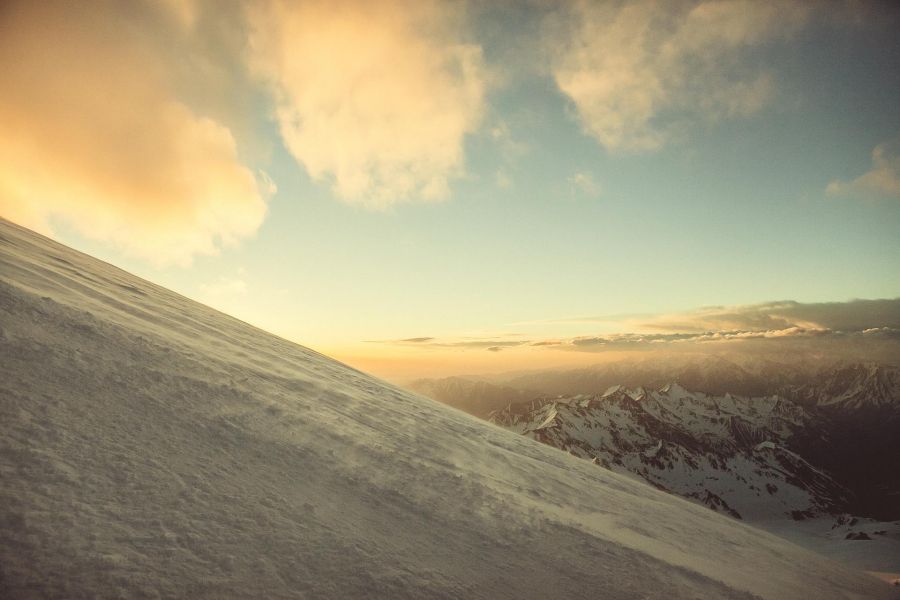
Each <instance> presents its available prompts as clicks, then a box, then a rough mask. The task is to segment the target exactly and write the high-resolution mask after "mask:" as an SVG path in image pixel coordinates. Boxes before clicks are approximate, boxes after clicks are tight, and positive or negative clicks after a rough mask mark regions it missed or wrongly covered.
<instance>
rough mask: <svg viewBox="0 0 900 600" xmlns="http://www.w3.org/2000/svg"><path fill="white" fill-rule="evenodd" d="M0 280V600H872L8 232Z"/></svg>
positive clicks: (630, 492) (542, 452) (769, 551)
mask: <svg viewBox="0 0 900 600" xmlns="http://www.w3.org/2000/svg"><path fill="white" fill-rule="evenodd" d="M0 276H2V281H0V328H2V329H0V347H2V357H3V360H2V374H0V375H2V376H0V482H2V485H0V597H3V598H47V597H66V598H77V597H95V596H98V597H134V598H144V597H146V598H170V597H191V598H204V597H205V598H249V597H267V598H354V597H382V598H447V597H454V598H460V597H470V598H529V597H532V598H561V597H572V598H585V597H592V598H698V597H699V598H753V597H760V598H778V599H789V598H810V597H815V598H818V599H827V598H860V599H861V598H889V597H891V596H892V594H893V592H892V590H891V588H890V587H889V586H888V585H886V584H884V583H883V582H881V581H878V580H876V579H875V578H873V577H869V576H867V575H864V574H861V573H858V572H854V571H851V570H849V569H847V568H845V567H842V566H841V565H839V564H837V563H835V562H832V561H830V560H827V559H825V558H822V557H819V556H817V555H815V554H812V553H810V552H808V551H806V550H803V549H801V548H799V547H797V546H794V545H792V544H790V543H787V542H785V541H783V540H781V539H779V538H777V537H774V536H772V535H770V534H767V533H764V532H762V531H759V530H756V529H753V528H751V527H748V526H745V525H743V524H741V523H739V522H736V521H734V520H732V519H728V518H726V517H722V516H720V515H716V514H714V513H712V512H710V511H708V510H707V509H705V508H703V507H700V506H696V505H693V504H691V503H689V502H687V501H684V500H682V499H679V498H676V497H674V496H671V495H669V494H665V493H663V492H659V491H657V490H654V489H653V488H651V487H650V486H648V485H645V484H643V483H641V482H637V481H634V480H632V479H629V478H627V477H624V476H620V475H618V474H615V473H611V472H609V471H607V470H605V469H598V468H597V467H596V466H594V465H591V464H590V463H589V462H587V461H583V460H579V459H578V458H576V457H574V456H571V455H569V454H566V453H564V452H559V451H558V450H555V449H553V448H550V447H547V446H545V445H542V444H539V443H537V442H535V441H534V440H530V439H527V438H525V437H523V436H519V435H516V434H515V433H513V432H510V431H504V430H502V429H500V428H497V427H494V426H492V425H490V424H488V423H484V422H481V421H479V420H477V419H476V418H474V417H471V416H468V415H465V414H463V413H461V412H458V411H455V410H453V409H450V408H448V407H446V406H442V405H440V404H438V403H436V402H433V401H430V400H426V399H424V398H422V397H419V396H416V395H413V394H410V393H408V392H404V391H402V390H400V389H399V388H396V387H393V386H391V385H389V384H386V383H384V382H382V381H379V380H377V379H374V378H372V377H370V376H367V375H365V374H363V373H360V372H358V371H355V370H354V369H352V368H349V367H347V366H345V365H342V364H340V363H337V362H335V361H333V360H330V359H328V358H326V357H324V356H322V355H320V354H317V353H315V352H313V351H311V350H308V349H306V348H303V347H301V346H298V345H295V344H293V343H290V342H287V341H285V340H283V339H280V338H277V337H275V336H272V335H269V334H267V333H265V332H262V331H260V330H258V329H255V328H253V327H250V326H248V325H246V324H244V323H241V322H239V321H237V320H235V319H232V318H230V317H227V316H225V315H222V314H221V313H217V312H215V311H213V310H211V309H209V308H207V307H204V306H202V305H199V304H196V303H194V302H191V301H189V300H186V299H185V298H182V297H180V296H178V295H176V294H174V293H172V292H169V291H167V290H165V289H162V288H160V287H158V286H155V285H153V284H151V283H148V282H146V281H143V280H140V279H138V278H136V277H133V276H131V275H129V274H127V273H124V272H122V271H120V270H118V269H115V268H113V267H110V266H109V265H106V264H104V263H101V262H99V261H97V260H94V259H91V258H90V257H87V256H84V255H82V254H79V253H77V252H75V251H72V250H70V249H67V248H65V247H63V246H60V245H58V244H56V243H54V242H51V241H49V240H47V239H45V238H42V237H40V236H38V235H36V234H34V233H31V232H29V231H27V230H24V229H22V228H19V227H17V226H14V225H11V224H9V223H7V222H0ZM762 574H764V575H765V576H761V575H762Z"/></svg>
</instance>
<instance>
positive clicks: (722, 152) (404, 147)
mask: <svg viewBox="0 0 900 600" xmlns="http://www.w3.org/2000/svg"><path fill="white" fill-rule="evenodd" d="M898 31H900V8H898V7H897V5H892V3H888V2H885V3H876V2H862V1H843V2H841V1H834V2H779V1H775V2H765V3H763V2H755V1H750V0H747V1H742V0H708V1H699V2H698V1H693V2H692V1H684V2H661V1H657V2H654V1H635V2H595V3H589V2H569V3H556V2H540V1H534V2H497V3H474V2H473V3H466V2H428V1H419V2H393V1H380V2H374V3H373V2H362V1H355V0H348V1H329V2H324V1H321V2H320V1H315V0H310V1H299V2H280V1H276V0H272V1H260V2H246V3H242V2H203V1H201V0H196V1H194V0H166V1H160V2H139V1H130V2H100V1H96V2H86V3H65V2H52V1H51V2H41V3H35V2H24V1H22V2H19V1H12V2H4V3H3V5H2V7H0V89H3V90H4V91H3V93H2V94H0V215H2V216H3V217H5V218H7V219H9V220H12V221H14V222H17V223H19V224H22V225H24V226H26V227H29V228H32V229H34V230H36V231H38V232H41V233H44V234H46V235H50V236H52V237H53V238H55V239H57V240H59V241H61V242H62V243H65V244H67V245H70V246H72V247H75V248H77V249H79V250H82V251H84V252H87V253H88V254H91V255H93V256H96V257H98V258H101V259H103V260H106V261H108V262H111V263H113V264H115V265H117V266H120V267H122V268H124V269H126V270H128V271H131V272H133V273H136V274H138V275H140V276H142V277H144V278H147V279H149V280H151V281H154V282H156V283H159V284H161V285H164V286H166V287H169V288H171V289H173V290H175V291H177V292H180V293H182V294H184V295H186V296H188V297H191V298H193V299H196V300H198V301H201V302H204V303H206V304H209V305H211V306H213V307H216V308H218V309H220V310H223V311H225V312H228V313H230V314H232V315H234V316H236V317H238V318H240V319H243V320H245V321H247V322H249V323H252V324H254V325H257V326H259V327H262V328H263V329H266V330H268V331H271V332H273V333H276V334H278V335H281V336H283V337H285V338H288V339H290V340H293V341H296V342H298V343H301V344H304V345H306V346H309V347H312V348H314V349H316V350H318V351H320V352H323V353H325V354H328V355H331V356H334V357H336V358H339V359H341V360H344V361H346V362H349V363H350V364H352V365H354V366H357V367H359V368H362V369H364V370H367V371H371V372H373V373H375V374H376V375H381V376H384V377H386V378H389V379H393V380H396V381H401V380H405V379H409V378H413V377H418V376H436V375H448V374H452V373H461V372H491V371H501V370H514V369H524V368H536V367H548V366H565V365H582V364H590V363H592V362H596V361H597V360H598V359H599V357H601V356H604V357H613V356H616V357H618V356H621V353H622V352H630V351H635V350H637V349H638V348H659V347H662V346H667V347H668V346H671V347H675V346H677V347H685V346H688V345H699V344H703V345H704V347H712V345H713V344H730V345H732V346H733V345H734V344H761V343H771V344H781V343H783V340H786V339H788V338H791V339H794V340H800V339H804V340H809V343H810V344H812V343H815V344H822V343H823V340H824V339H825V338H835V339H840V340H852V343H854V344H870V343H871V344H880V343H882V342H884V343H887V341H890V343H891V344H894V345H892V346H889V348H890V349H892V350H896V348H897V346H896V344H897V339H898V337H900V335H898V334H900V234H898V232H900V102H898V98H900V41H898V40H900V36H898V35H897V32H898ZM848 343H849V342H848ZM748 347H749V346H748ZM782 347H783V346H782ZM879 347H880V346H879Z"/></svg>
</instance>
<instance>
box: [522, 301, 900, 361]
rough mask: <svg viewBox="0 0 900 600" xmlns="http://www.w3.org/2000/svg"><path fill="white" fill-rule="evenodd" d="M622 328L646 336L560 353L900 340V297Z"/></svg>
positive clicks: (622, 336)
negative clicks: (801, 342)
mask: <svg viewBox="0 0 900 600" xmlns="http://www.w3.org/2000/svg"><path fill="white" fill-rule="evenodd" d="M620 326H621V327H623V328H631V329H637V330H644V332H627V333H610V334H604V335H599V336H598V335H583V336H577V337H574V338H570V339H568V340H566V341H563V343H561V344H559V343H555V342H556V341H555V340H554V341H553V342H546V343H545V342H537V343H535V344H532V345H541V344H550V343H553V345H554V346H556V347H557V348H558V349H561V350H573V351H582V352H602V351H607V350H650V349H660V348H664V347H668V348H675V347H683V346H688V345H694V346H696V345H698V344H704V345H708V344H713V343H717V342H749V341H754V342H774V341H778V340H781V341H787V340H795V341H799V340H808V339H812V338H816V339H831V340H839V341H863V340H866V339H868V340H886V341H890V340H897V339H900V335H898V332H900V298H894V299H883V300H850V301H848V302H820V303H801V302H795V301H782V302H768V303H763V304H753V305H744V306H715V307H707V308H702V309H698V310H695V311H689V312H685V313H679V314H669V315H660V316H658V317H654V318H645V319H639V320H634V319H632V320H626V321H622V322H621V323H620Z"/></svg>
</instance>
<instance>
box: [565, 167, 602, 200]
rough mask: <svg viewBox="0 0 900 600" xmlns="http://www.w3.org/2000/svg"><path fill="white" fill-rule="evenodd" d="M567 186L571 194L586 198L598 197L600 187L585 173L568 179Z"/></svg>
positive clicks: (579, 173) (581, 172) (582, 172)
mask: <svg viewBox="0 0 900 600" xmlns="http://www.w3.org/2000/svg"><path fill="white" fill-rule="evenodd" d="M569 186H571V188H572V191H573V192H578V193H579V194H584V195H586V196H599V195H600V185H599V184H598V183H597V182H596V181H594V176H593V175H591V174H590V173H587V172H585V171H579V172H577V173H575V174H574V175H572V176H571V177H569Z"/></svg>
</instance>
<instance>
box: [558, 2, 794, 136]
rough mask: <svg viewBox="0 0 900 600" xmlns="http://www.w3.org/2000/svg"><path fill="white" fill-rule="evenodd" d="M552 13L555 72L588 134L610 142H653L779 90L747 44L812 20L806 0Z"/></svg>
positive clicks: (759, 103) (735, 112)
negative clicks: (749, 52) (751, 56)
mask: <svg viewBox="0 0 900 600" xmlns="http://www.w3.org/2000/svg"><path fill="white" fill-rule="evenodd" d="M564 7H565V8H563V9H560V10H559V11H557V12H556V13H554V14H553V15H551V16H550V17H549V18H548V20H547V26H546V40H545V44H546V45H547V47H548V48H550V51H551V53H552V55H553V58H552V61H551V72H552V75H553V77H554V79H555V81H556V83H557V85H558V86H559V89H560V90H561V91H562V92H563V93H564V94H566V95H567V96H568V97H569V98H570V99H571V100H572V102H573V103H574V105H575V109H576V111H577V113H578V117H579V119H580V120H581V122H582V124H583V126H584V128H585V130H586V132H587V133H589V134H590V135H592V136H593V137H594V138H596V139H597V141H598V142H600V144H602V145H603V146H604V147H606V148H607V149H608V150H610V151H617V152H618V151H624V152H635V151H649V150H656V149H658V148H660V147H661V146H663V145H664V144H665V143H667V142H668V141H669V140H670V139H671V138H672V137H673V136H675V135H676V134H677V133H678V132H679V131H680V130H681V129H682V128H683V127H684V126H685V125H686V124H687V123H690V122H691V121H696V120H698V119H712V120H716V119H722V118H731V117H743V116H747V115H751V114H753V113H755V112H757V111H759V110H760V109H761V108H762V107H764V106H765V105H766V104H768V103H769V102H770V101H771V100H772V98H773V96H774V83H773V78H772V75H771V74H770V73H768V72H767V71H766V70H764V69H763V68H760V67H757V66H755V65H754V64H753V63H752V61H750V60H749V59H748V58H747V56H746V51H747V50H749V49H752V48H754V47H757V46H760V45H761V44H764V43H767V42H770V41H771V40H773V39H777V38H780V37H784V36H787V35H789V34H791V33H792V32H794V31H796V30H797V29H798V28H800V27H801V26H802V25H803V24H804V23H805V21H806V19H807V15H808V13H809V7H808V6H807V5H805V4H802V3H796V2H787V1H777V2H754V1H752V0H708V1H703V2H663V1H657V0H642V1H636V2H625V3H618V2H602V3H600V2H588V1H586V0H584V1H580V2H573V3H571V4H566V5H564Z"/></svg>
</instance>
